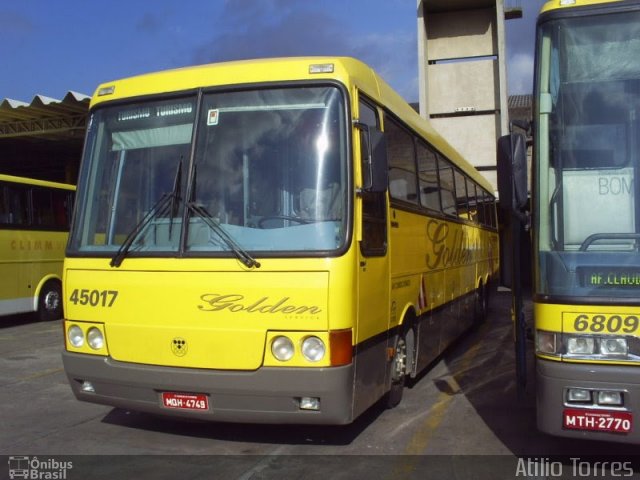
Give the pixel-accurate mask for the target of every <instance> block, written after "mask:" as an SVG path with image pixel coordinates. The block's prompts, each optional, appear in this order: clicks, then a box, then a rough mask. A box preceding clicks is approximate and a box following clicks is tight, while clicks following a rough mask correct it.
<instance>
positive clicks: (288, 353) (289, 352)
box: [271, 336, 294, 362]
mask: <svg viewBox="0 0 640 480" xmlns="http://www.w3.org/2000/svg"><path fill="white" fill-rule="evenodd" d="M293 351H294V350H293V343H292V342H291V340H289V339H288V338H287V337H283V336H279V337H276V338H274V339H273V342H271V353H272V354H273V356H274V357H276V358H277V359H278V360H280V361H281V362H286V361H287V360H291V358H292V357H293Z"/></svg>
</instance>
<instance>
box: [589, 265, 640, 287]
mask: <svg viewBox="0 0 640 480" xmlns="http://www.w3.org/2000/svg"><path fill="white" fill-rule="evenodd" d="M578 276H579V278H580V284H581V286H583V287H596V288H640V267H638V268H606V267H605V268H599V267H589V268H586V267H583V268H578Z"/></svg>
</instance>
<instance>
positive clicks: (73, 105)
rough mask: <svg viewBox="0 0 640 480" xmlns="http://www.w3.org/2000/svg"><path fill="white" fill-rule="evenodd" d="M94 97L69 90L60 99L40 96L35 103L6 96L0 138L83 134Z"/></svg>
mask: <svg viewBox="0 0 640 480" xmlns="http://www.w3.org/2000/svg"><path fill="white" fill-rule="evenodd" d="M89 100H90V97H89V96H87V95H83V94H81V93H77V92H71V91H70V92H68V93H67V94H66V95H65V97H64V99H62V100H56V99H53V98H49V97H45V96H44V95H36V96H35V97H33V100H32V101H31V103H29V104H27V103H25V102H20V101H18V100H12V99H8V98H7V99H4V100H3V101H2V102H1V103H0V139H4V138H17V137H31V138H37V139H41V140H60V139H63V138H64V137H66V136H72V137H74V136H80V137H82V135H83V133H84V130H85V128H86V120H87V111H88V109H89Z"/></svg>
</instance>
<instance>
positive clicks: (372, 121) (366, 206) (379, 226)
mask: <svg viewBox="0 0 640 480" xmlns="http://www.w3.org/2000/svg"><path fill="white" fill-rule="evenodd" d="M360 122H361V123H364V124H366V125H368V126H369V128H371V129H374V128H375V129H378V130H380V123H379V121H378V115H377V113H376V110H375V109H374V108H373V107H372V106H370V105H369V104H368V103H365V102H363V101H360ZM364 135H365V133H364V131H360V148H361V152H360V155H361V158H366V157H367V156H368V152H367V151H364V150H365V149H366V148H367V145H368V141H366V139H364V138H363V136H364ZM360 251H361V252H362V255H364V256H366V257H373V256H384V255H386V253H387V205H386V193H385V192H362V242H361V244H360Z"/></svg>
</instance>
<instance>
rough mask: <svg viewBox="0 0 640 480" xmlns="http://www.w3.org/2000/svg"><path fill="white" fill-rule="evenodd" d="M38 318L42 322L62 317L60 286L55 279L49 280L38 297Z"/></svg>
mask: <svg viewBox="0 0 640 480" xmlns="http://www.w3.org/2000/svg"><path fill="white" fill-rule="evenodd" d="M37 315H38V319H39V320H40V321H42V322H49V321H51V320H58V319H60V318H62V286H61V285H60V282H59V281H57V280H49V281H47V282H46V283H45V284H44V285H43V286H42V290H41V291H40V296H39V297H38V312H37Z"/></svg>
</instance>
